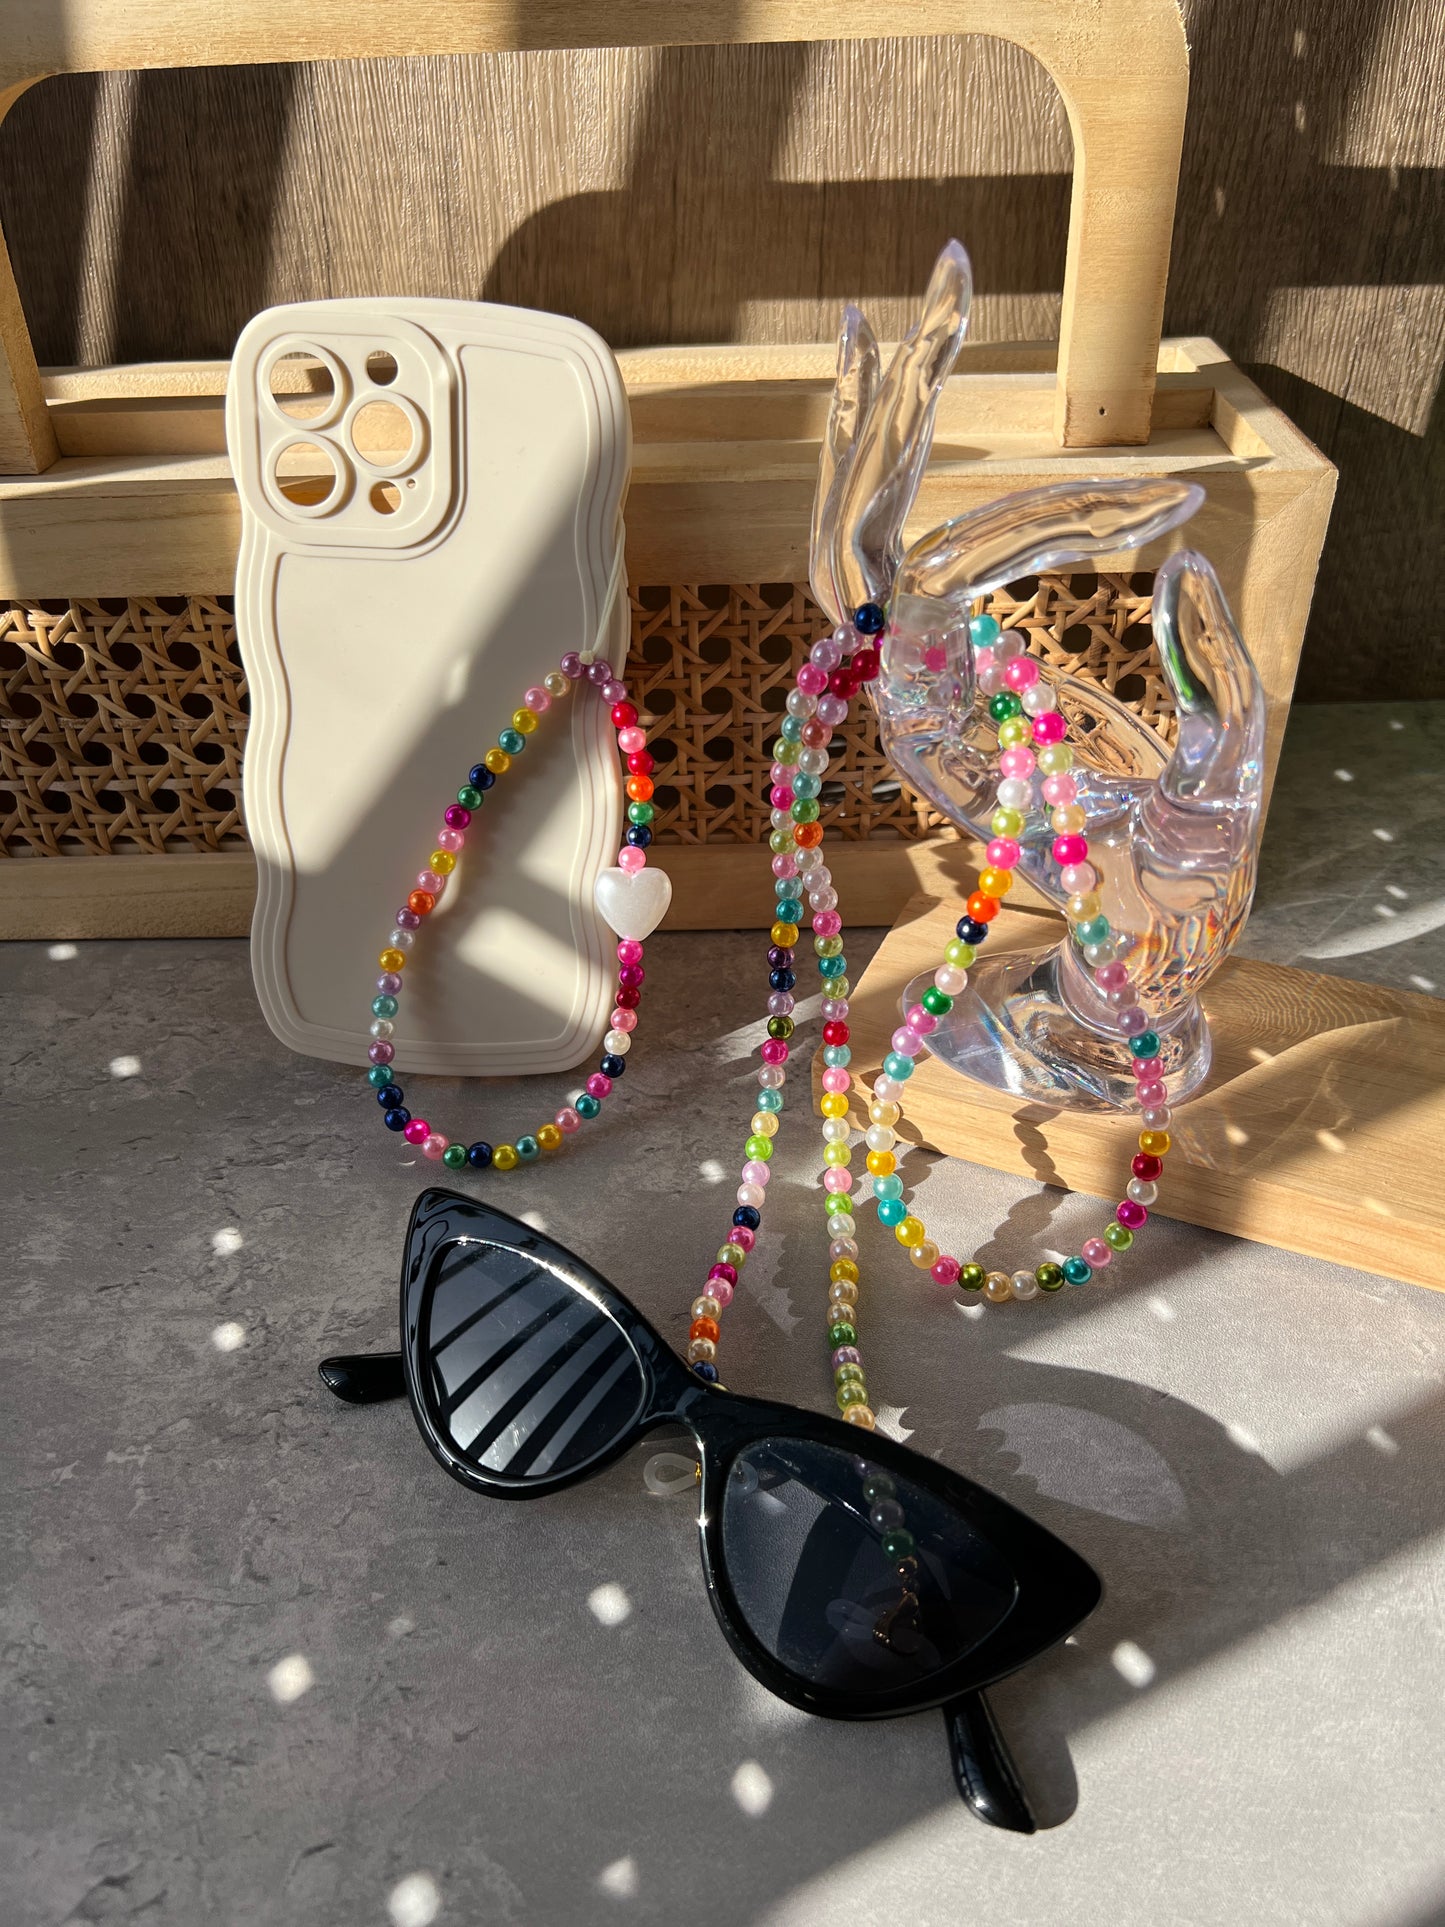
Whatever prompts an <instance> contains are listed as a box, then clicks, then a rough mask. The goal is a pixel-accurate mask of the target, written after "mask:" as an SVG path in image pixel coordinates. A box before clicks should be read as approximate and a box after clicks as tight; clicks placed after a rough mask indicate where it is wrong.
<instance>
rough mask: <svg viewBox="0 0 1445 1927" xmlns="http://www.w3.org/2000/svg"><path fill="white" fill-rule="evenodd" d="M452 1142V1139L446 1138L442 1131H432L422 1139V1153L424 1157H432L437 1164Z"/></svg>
mask: <svg viewBox="0 0 1445 1927" xmlns="http://www.w3.org/2000/svg"><path fill="white" fill-rule="evenodd" d="M450 1142H451V1140H450V1139H449V1138H444V1137H443V1136H442V1134H441V1132H440V1131H432V1132H430V1133H429V1134H428V1135H427V1136H426V1137H425V1138H424V1139H423V1140H422V1147H421V1154H422V1156H423V1157H424V1158H430V1159H431V1161H432V1163H433V1164H435V1163H436V1162H437V1160H438V1158H440V1156H441V1154H442V1152H443V1151H445V1149H446V1148H447V1145H448V1144H449V1143H450Z"/></svg>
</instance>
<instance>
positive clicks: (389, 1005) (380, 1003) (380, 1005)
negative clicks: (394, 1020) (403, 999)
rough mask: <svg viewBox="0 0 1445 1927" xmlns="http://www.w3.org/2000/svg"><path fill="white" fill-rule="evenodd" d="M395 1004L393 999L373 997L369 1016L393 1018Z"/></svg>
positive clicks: (395, 1009)
mask: <svg viewBox="0 0 1445 1927" xmlns="http://www.w3.org/2000/svg"><path fill="white" fill-rule="evenodd" d="M396 1011H397V1003H396V999H395V997H373V998H372V1000H371V1014H372V1016H373V1017H395V1015H396Z"/></svg>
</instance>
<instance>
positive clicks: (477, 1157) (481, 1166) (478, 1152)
mask: <svg viewBox="0 0 1445 1927" xmlns="http://www.w3.org/2000/svg"><path fill="white" fill-rule="evenodd" d="M491 1161H492V1147H491V1145H490V1144H485V1143H483V1141H482V1140H481V1138H478V1139H477V1141H476V1143H475V1144H472V1145H469V1146H468V1148H467V1163H468V1164H471V1165H475V1166H476V1168H477V1170H478V1171H485V1170H486V1168H487V1166H488V1165H489V1164H490V1163H491Z"/></svg>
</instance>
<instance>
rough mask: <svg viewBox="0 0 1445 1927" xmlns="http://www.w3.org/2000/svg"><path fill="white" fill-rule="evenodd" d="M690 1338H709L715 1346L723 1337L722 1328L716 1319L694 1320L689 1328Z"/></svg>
mask: <svg viewBox="0 0 1445 1927" xmlns="http://www.w3.org/2000/svg"><path fill="white" fill-rule="evenodd" d="M687 1335H688V1337H689V1338H708V1339H711V1340H712V1342H713V1344H714V1345H715V1344H716V1343H717V1341H718V1340H719V1339H720V1338H721V1337H722V1326H721V1325H719V1323H718V1322H717V1320H716V1319H715V1318H694V1319H693V1321H692V1323H691V1324H690V1325H689V1326H688V1328H687Z"/></svg>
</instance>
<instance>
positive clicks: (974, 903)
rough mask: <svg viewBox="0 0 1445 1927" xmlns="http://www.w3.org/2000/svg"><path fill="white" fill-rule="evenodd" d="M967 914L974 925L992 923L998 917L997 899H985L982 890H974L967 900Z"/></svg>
mask: <svg viewBox="0 0 1445 1927" xmlns="http://www.w3.org/2000/svg"><path fill="white" fill-rule="evenodd" d="M968 914H969V915H970V916H971V917H972V918H973V920H974V922H975V923H992V922H993V920H994V918H995V917H996V916H997V915H998V898H997V897H986V896H985V895H984V893H983V891H982V890H975V891H974V893H973V895H972V896H971V897H970V898H969V900H968Z"/></svg>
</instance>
